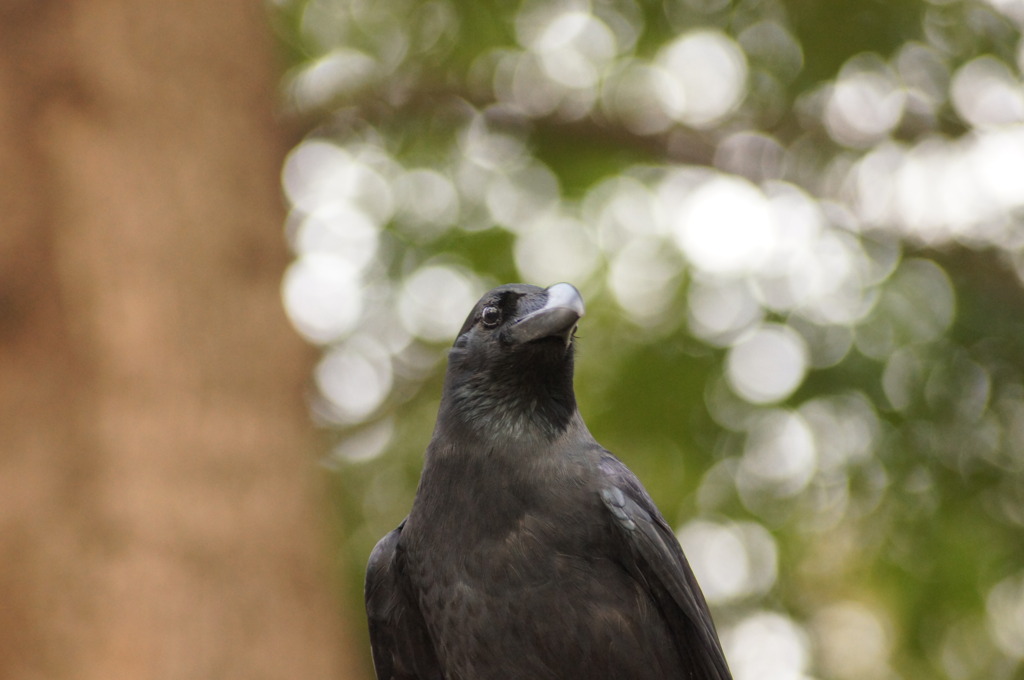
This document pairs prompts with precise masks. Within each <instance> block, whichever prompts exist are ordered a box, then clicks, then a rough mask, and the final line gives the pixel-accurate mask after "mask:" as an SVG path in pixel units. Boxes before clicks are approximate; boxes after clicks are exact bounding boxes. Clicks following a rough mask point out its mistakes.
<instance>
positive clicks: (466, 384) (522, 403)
mask: <svg viewBox="0 0 1024 680" xmlns="http://www.w3.org/2000/svg"><path fill="white" fill-rule="evenodd" d="M574 417H578V416H577V411H576V397H575V395H574V394H573V391H572V374H571V373H570V374H569V375H568V376H560V375H557V374H546V375H545V374H541V375H537V374H529V373H526V374H519V375H512V376H503V379H502V380H494V379H493V377H492V376H471V377H470V378H468V379H466V380H461V381H448V384H446V386H445V395H444V399H443V400H442V407H441V412H440V413H439V414H438V427H439V428H440V427H444V428H446V429H448V430H449V431H451V432H452V433H453V434H456V433H458V434H461V436H470V437H473V438H478V439H484V440H495V441H504V442H510V443H511V442H516V441H522V442H524V443H529V442H538V441H543V440H552V439H555V438H556V437H558V436H559V435H560V434H561V433H562V432H564V431H565V429H566V428H567V427H568V426H569V424H570V422H571V421H572V420H573V418H574Z"/></svg>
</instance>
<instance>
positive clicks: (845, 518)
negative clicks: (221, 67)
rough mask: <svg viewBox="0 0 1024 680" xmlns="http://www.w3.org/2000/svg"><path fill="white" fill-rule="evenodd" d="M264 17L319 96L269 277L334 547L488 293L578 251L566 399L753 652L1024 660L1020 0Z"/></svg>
mask: <svg viewBox="0 0 1024 680" xmlns="http://www.w3.org/2000/svg"><path fill="white" fill-rule="evenodd" d="M274 16H275V18H276V20H277V21H278V24H279V27H280V35H281V37H282V43H283V45H284V46H285V48H286V49H287V50H288V51H289V54H290V55H291V58H292V61H293V66H294V68H293V69H292V71H291V72H290V74H289V76H288V78H287V79H286V81H285V91H286V96H287V97H288V99H287V101H288V103H289V105H290V106H291V107H292V110H293V111H294V112H296V113H297V114H299V115H301V116H303V117H304V118H303V120H305V121H307V122H308V125H309V128H310V134H309V136H308V137H307V139H305V140H304V141H303V142H301V143H300V144H298V145H297V146H296V148H295V149H294V150H293V151H292V153H291V154H290V156H289V158H288V160H287V162H286V164H285V167H284V175H283V180H284V187H285V190H286V192H287V194H288V197H289V199H290V201H291V213H290V215H289V218H288V220H287V230H288V234H289V237H290V239H291V243H292V247H293V249H294V251H295V254H296V258H295V261H294V262H293V263H292V265H291V267H290V268H289V271H288V273H287V275H286V277H285V281H284V293H285V299H286V305H287V308H288V311H289V314H290V315H291V317H292V320H293V322H294V323H295V325H296V327H297V328H298V329H299V330H300V332H302V333H303V334H304V335H305V336H306V337H307V338H308V339H309V340H310V341H311V342H313V343H316V344H318V345H319V346H321V347H322V349H323V356H322V358H321V361H320V363H319V364H318V366H317V368H316V370H315V372H314V378H315V380H316V383H317V385H318V390H319V398H318V399H317V400H316V402H315V403H314V413H315V416H316V417H317V418H318V419H319V420H320V421H321V422H322V423H323V424H324V425H325V427H327V428H334V431H335V432H336V433H337V435H336V446H335V447H334V449H333V451H332V453H331V454H330V455H329V456H328V457H327V459H326V462H327V463H328V464H329V465H332V466H336V467H337V468H338V469H339V470H341V471H342V474H339V475H338V476H337V488H338V493H337V495H336V498H337V502H338V503H339V505H340V506H341V507H343V508H344V511H345V512H346V513H348V516H350V517H351V518H352V519H353V522H352V524H351V525H349V527H350V529H351V531H350V533H349V534H348V535H347V536H346V539H345V543H344V545H345V547H346V548H347V549H348V550H349V552H350V553H351V554H352V555H353V556H354V557H353V558H352V563H353V564H358V563H359V562H360V561H361V560H362V558H363V556H365V555H366V554H367V552H368V551H369V549H370V547H371V546H372V545H373V542H374V541H375V540H376V539H377V538H378V537H379V536H380V535H382V534H383V533H384V532H385V531H387V530H388V529H390V528H391V527H392V526H394V524H395V523H396V522H397V521H398V520H399V519H400V518H401V517H402V515H403V514H404V513H405V512H406V511H407V509H408V506H409V501H410V498H411V496H412V494H413V491H414V488H415V480H416V478H417V473H418V469H419V464H420V456H421V455H422V450H423V447H424V445H425V443H426V441H427V439H428V438H429V435H430V427H431V424H432V422H433V417H434V411H435V409H436V400H437V395H438V391H439V379H438V378H439V375H440V372H441V369H442V366H443V347H444V345H445V344H447V343H448V342H450V341H451V339H452V337H453V335H454V333H455V332H456V331H457V329H458V327H459V323H460V322H461V320H462V317H463V315H464V314H465V312H466V310H467V309H468V308H469V307H470V305H471V303H472V301H473V300H475V299H476V298H477V296H478V295H479V293H480V292H482V291H483V290H486V289H487V288H488V287H490V286H491V285H492V284H495V283H500V282H505V281H511V280H525V281H527V282H530V283H536V284H541V285H547V284H550V283H553V282H555V281H558V280H568V281H571V282H572V283H574V284H576V285H577V286H578V287H579V288H580V289H581V290H582V291H583V293H584V296H585V297H586V299H587V304H588V315H587V317H586V318H585V319H584V320H583V323H582V325H581V335H582V342H581V345H582V351H581V356H580V359H579V362H578V371H577V386H578V390H577V391H578V393H579V395H580V404H581V410H582V412H583V415H584V417H585V418H586V419H587V422H588V423H589V425H590V427H591V429H592V430H593V431H594V432H595V434H596V435H597V437H598V439H599V440H600V441H602V443H604V444H606V445H608V446H609V447H610V448H611V449H612V450H613V451H615V452H617V453H619V454H620V455H621V456H622V457H623V458H624V459H625V460H626V461H627V463H629V464H630V465H631V466H632V467H633V468H634V469H635V470H636V471H637V472H638V474H639V475H640V477H641V478H642V479H643V480H644V481H645V483H646V484H648V486H649V488H650V489H651V491H652V494H653V495H654V496H655V497H656V500H657V501H658V502H659V504H660V505H661V507H662V508H663V509H664V510H665V511H666V515H667V516H669V517H670V518H671V519H674V520H675V521H676V522H677V526H678V529H679V534H680V537H681V540H682V542H683V543H684V547H686V549H687V550H688V552H689V554H690V557H691V561H692V562H693V563H694V565H695V569H696V571H697V573H698V577H699V578H700V579H701V582H702V583H703V584H704V587H705V590H706V591H707V594H708V597H709V600H710V601H711V603H712V605H713V606H714V607H716V608H717V616H718V620H719V621H720V622H721V624H722V628H723V630H724V635H723V639H724V643H725V645H726V652H727V654H728V656H729V658H730V660H731V662H732V664H733V668H734V670H735V672H736V678H737V680H754V679H755V678H756V679H757V680H773V679H787V680H789V679H791V678H810V677H814V678H822V679H823V680H824V679H828V680H859V679H860V678H887V679H888V678H907V679H908V680H909V679H911V678H949V679H950V680H972V679H977V680H992V679H994V678H998V679H1009V678H1022V677H1024V662H1022V660H1024V540H1022V538H1024V512H1022V511H1021V508H1022V507H1024V456H1022V454H1021V452H1022V451H1024V372H1022V366H1024V327H1022V321H1021V319H1022V317H1021V312H1022V311H1024V310H1022V300H1024V294H1022V289H1021V282H1022V280H1024V236H1022V235H1024V228H1022V227H1024V221H1022V215H1024V85H1022V77H1021V69H1022V64H1024V42H1022V40H1021V29H1022V26H1024V3H1022V2H1021V1H1020V0H928V1H925V0H893V1H883V0H834V1H822V2H813V1H811V0H736V1H730V0H659V1H655V2H638V1H636V0H521V1H520V2H512V3H509V2H500V1H498V0H479V1H473V2H470V1H468V0H395V1H393V2H388V3H373V2H368V1H364V0H279V2H277V3H276V5H275V12H274ZM356 556H358V557H356ZM349 580H350V584H351V589H352V593H353V596H356V594H357V593H358V589H359V583H360V580H361V570H360V569H353V570H352V571H351V572H350V574H349Z"/></svg>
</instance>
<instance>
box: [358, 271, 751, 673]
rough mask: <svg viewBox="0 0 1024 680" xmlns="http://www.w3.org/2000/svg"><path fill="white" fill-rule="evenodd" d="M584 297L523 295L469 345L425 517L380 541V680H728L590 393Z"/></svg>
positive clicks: (373, 561)
mask: <svg viewBox="0 0 1024 680" xmlns="http://www.w3.org/2000/svg"><path fill="white" fill-rule="evenodd" d="M582 315H583V301H582V299H581V298H580V296H579V293H578V292H577V291H576V289H575V288H573V287H572V286H570V285H569V284H565V283H560V284H556V285H554V286H551V287H550V288H548V289H543V288H538V287H536V286H528V285H523V284H510V285H506V286H501V287H499V288H495V289H494V290H492V291H490V292H489V293H487V294H486V295H484V297H483V298H482V299H481V300H480V301H479V302H478V303H477V304H476V306H475V307H474V308H473V311H472V312H471V313H470V315H469V317H468V318H467V319H466V323H465V324H464V325H463V327H462V330H461V331H460V332H459V337H458V339H457V340H456V341H455V345H454V346H453V347H452V350H451V353H450V355H449V358H448V372H447V375H446V378H445V384H444V393H443V396H442V400H441V407H440V411H439V413H438V418H437V425H436V427H435V429H434V435H433V438H432V439H431V441H430V445H429V446H428V447H427V453H426V460H425V464H424V467H423V474H422V477H421V478H420V484H419V488H418V490H417V492H416V499H415V501H414V502H413V506H412V510H411V512H410V513H409V516H408V517H407V518H406V519H405V521H403V522H402V524H401V525H399V527H398V528H397V529H395V530H394V531H392V532H391V533H389V534H388V535H387V536H385V537H384V538H383V539H381V541H380V543H378V544H377V547H376V548H374V550H373V554H372V555H371V556H370V563H369V566H368V568H367V574H366V610H367V614H368V617H369V623H370V641H371V643H372V647H373V661H374V665H375V667H376V670H377V677H378V678H379V680H404V679H409V680H413V679H415V680H428V679H441V678H444V679H446V680H518V679H522V680H538V679H545V678H547V679H551V680H556V679H557V680H575V679H579V680H600V679H602V678H607V679H608V680H612V679H615V680H621V679H624V678H628V679H634V680H655V679H662V678H686V679H688V680H726V679H728V678H731V676H730V674H729V669H728V666H727V665H726V662H725V657H724V656H723V654H722V650H721V646H720V644H719V641H718V635H717V633H716V632H715V626H714V623H713V622H712V620H711V616H710V614H709V613H708V608H707V604H706V603H705V601H704V597H703V595H702V594H701V591H700V588H699V587H698V585H697V582H696V580H695V579H694V576H693V572H692V571H691V570H690V567H689V565H688V564H687V562H686V558H685V557H684V556H683V552H682V550H681V549H680V547H679V544H678V543H677V542H676V538H675V535H674V534H673V533H672V530H671V528H670V527H669V526H668V524H667V523H666V522H665V520H664V519H663V518H662V516H661V514H660V513H659V512H658V510H657V508H655V507H654V503H653V502H652V501H651V499H650V497H649V496H648V495H647V492H646V491H645V490H644V488H643V486H642V485H641V484H640V482H639V480H637V478H636V477H635V476H634V475H633V473H632V472H630V471H629V470H628V469H627V468H626V466H625V465H623V464H622V463H621V462H620V461H619V460H618V459H617V458H615V457H614V456H613V455H612V454H611V453H609V452H608V451H606V450H605V449H603V448H602V447H601V445H600V444H598V443H597V442H596V441H595V440H594V438H593V437H592V436H591V434H590V432H589V431H588V430H587V427H586V425H584V423H583V420H582V418H581V417H580V414H579V411H577V409H576V398H575V395H574V393H573V386H572V378H573V351H574V347H573V338H574V334H575V329H576V322H577V321H578V320H579V318H580V317H581V316H582Z"/></svg>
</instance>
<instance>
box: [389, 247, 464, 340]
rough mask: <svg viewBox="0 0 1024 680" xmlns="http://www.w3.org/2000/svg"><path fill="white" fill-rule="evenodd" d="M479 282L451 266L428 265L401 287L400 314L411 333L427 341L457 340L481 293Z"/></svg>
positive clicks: (403, 323) (416, 272)
mask: <svg viewBox="0 0 1024 680" xmlns="http://www.w3.org/2000/svg"><path fill="white" fill-rule="evenodd" d="M477 293H478V291H477V285H476V282H475V281H471V280H470V279H469V278H468V277H467V276H466V275H465V274H463V273H462V272H460V271H458V270H456V269H453V268H451V267H445V266H440V265H428V266H426V267H423V268H421V269H418V270H417V271H415V272H414V273H413V274H412V275H411V276H410V277H409V278H408V279H406V280H405V284H404V285H403V286H402V292H401V293H400V295H399V298H398V314H399V318H400V320H401V322H402V325H403V326H405V327H406V328H407V329H408V330H409V332H410V333H412V334H413V335H416V336H417V337H420V338H423V339H424V340H427V341H428V342H444V341H452V340H454V339H455V336H456V334H457V333H458V332H459V327H460V326H461V325H462V322H463V321H464V320H465V318H466V314H468V313H469V310H470V309H471V308H472V307H473V304H474V303H475V302H476V300H477V297H479V296H478V294H477Z"/></svg>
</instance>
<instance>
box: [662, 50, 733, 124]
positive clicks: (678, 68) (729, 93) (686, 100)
mask: <svg viewBox="0 0 1024 680" xmlns="http://www.w3.org/2000/svg"><path fill="white" fill-rule="evenodd" d="M655 64H656V65H657V66H658V67H660V68H662V69H664V71H665V73H666V74H667V75H668V78H667V79H659V81H660V83H661V84H663V85H666V86H667V87H665V88H664V89H660V90H658V95H659V97H660V98H661V104H662V107H663V108H664V110H665V113H667V114H668V115H669V116H670V117H672V118H673V119H675V120H677V121H679V122H681V123H685V124H687V125H690V126H693V127H698V128H703V127H710V126H711V125H713V124H714V123H716V122H718V121H719V120H720V119H722V118H724V117H725V116H727V115H728V114H729V113H731V112H732V111H733V110H734V109H735V108H736V107H737V106H739V104H740V102H741V101H742V100H743V97H744V96H745V95H746V89H747V59H746V56H745V55H744V54H743V50H741V49H740V47H739V46H738V45H737V44H736V43H735V42H734V41H733V40H732V38H730V37H729V36H727V35H725V34H724V33H720V32H718V31H695V32H693V33H688V34H686V35H684V36H682V37H680V38H678V39H677V40H676V41H675V42H673V43H671V44H670V45H668V46H667V47H665V48H663V49H662V50H661V52H659V53H658V56H657V58H656V59H655Z"/></svg>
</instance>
